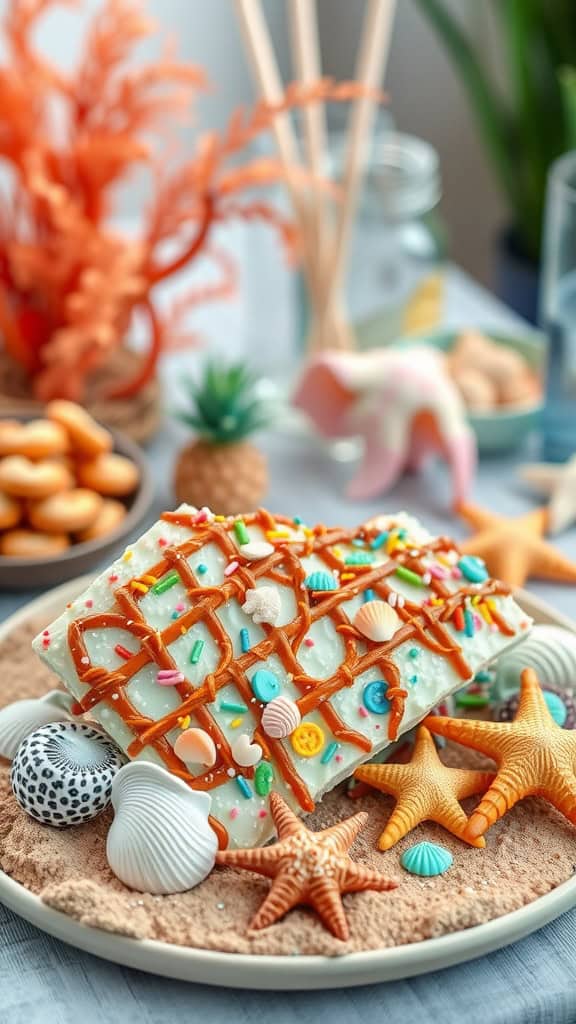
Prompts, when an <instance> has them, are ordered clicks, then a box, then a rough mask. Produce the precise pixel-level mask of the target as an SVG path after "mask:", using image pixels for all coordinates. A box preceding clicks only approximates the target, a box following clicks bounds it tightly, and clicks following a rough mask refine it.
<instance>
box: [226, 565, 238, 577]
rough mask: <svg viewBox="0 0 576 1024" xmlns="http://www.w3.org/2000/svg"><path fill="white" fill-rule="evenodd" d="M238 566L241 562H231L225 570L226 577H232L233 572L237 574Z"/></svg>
mask: <svg viewBox="0 0 576 1024" xmlns="http://www.w3.org/2000/svg"><path fill="white" fill-rule="evenodd" d="M238 565H239V562H229V563H228V565H227V566H226V568H225V569H224V575H225V576H231V575H232V573H233V572H236V569H237V568H238Z"/></svg>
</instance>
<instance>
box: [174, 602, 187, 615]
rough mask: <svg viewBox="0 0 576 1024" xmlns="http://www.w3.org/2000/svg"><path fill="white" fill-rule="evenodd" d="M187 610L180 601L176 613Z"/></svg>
mask: <svg viewBox="0 0 576 1024" xmlns="http://www.w3.org/2000/svg"><path fill="white" fill-rule="evenodd" d="M185 608H186V605H185V604H182V601H179V602H178V604H177V605H176V608H175V611H177V612H183V611H184V609H185Z"/></svg>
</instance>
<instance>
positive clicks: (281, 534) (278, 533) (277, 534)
mask: <svg viewBox="0 0 576 1024" xmlns="http://www.w3.org/2000/svg"><path fill="white" fill-rule="evenodd" d="M266 536H267V538H268V540H280V539H281V538H282V539H285V538H287V537H291V534H290V533H289V532H288V530H266Z"/></svg>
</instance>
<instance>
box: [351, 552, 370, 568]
mask: <svg viewBox="0 0 576 1024" xmlns="http://www.w3.org/2000/svg"><path fill="white" fill-rule="evenodd" d="M373 561H374V556H373V555H371V554H370V552H369V551H353V552H352V554H350V555H346V558H345V559H344V565H372V562H373Z"/></svg>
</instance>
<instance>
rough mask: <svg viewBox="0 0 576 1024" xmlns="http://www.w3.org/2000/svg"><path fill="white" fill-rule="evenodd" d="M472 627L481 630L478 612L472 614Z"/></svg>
mask: <svg viewBox="0 0 576 1024" xmlns="http://www.w3.org/2000/svg"><path fill="white" fill-rule="evenodd" d="M474 625H475V627H476V629H482V619H481V618H480V616H479V615H478V612H474Z"/></svg>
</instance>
